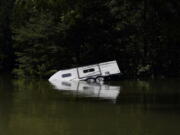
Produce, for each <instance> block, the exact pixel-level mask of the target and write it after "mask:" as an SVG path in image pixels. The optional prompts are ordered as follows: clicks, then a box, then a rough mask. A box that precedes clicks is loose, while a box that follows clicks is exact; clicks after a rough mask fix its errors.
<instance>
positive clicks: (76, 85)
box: [50, 80, 120, 100]
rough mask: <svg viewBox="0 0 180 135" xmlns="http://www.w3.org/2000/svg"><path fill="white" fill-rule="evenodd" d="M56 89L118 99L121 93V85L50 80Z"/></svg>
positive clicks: (86, 95)
mask: <svg viewBox="0 0 180 135" xmlns="http://www.w3.org/2000/svg"><path fill="white" fill-rule="evenodd" d="M50 83H51V84H52V85H53V86H54V88H55V89H57V90H61V91H70V92H76V93H78V95H81V96H84V97H95V98H102V99H109V100H116V99H117V97H118V95H119V93H120V86H112V85H107V84H99V83H88V82H86V81H57V80H56V81H55V80H54V81H50Z"/></svg>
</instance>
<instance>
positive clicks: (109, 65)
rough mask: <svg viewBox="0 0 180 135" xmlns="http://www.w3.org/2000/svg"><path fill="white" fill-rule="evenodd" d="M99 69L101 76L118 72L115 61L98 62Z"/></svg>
mask: <svg viewBox="0 0 180 135" xmlns="http://www.w3.org/2000/svg"><path fill="white" fill-rule="evenodd" d="M99 65H100V69H101V73H102V75H103V76H108V75H113V74H119V73H120V70H119V67H118V65H117V62H116V61H112V62H106V63H100V64H99Z"/></svg>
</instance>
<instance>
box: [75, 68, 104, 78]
mask: <svg viewBox="0 0 180 135" xmlns="http://www.w3.org/2000/svg"><path fill="white" fill-rule="evenodd" d="M78 73H79V78H80V79H81V78H88V77H95V76H98V75H100V74H101V73H100V69H99V66H98V65H91V66H86V67H80V68H78Z"/></svg>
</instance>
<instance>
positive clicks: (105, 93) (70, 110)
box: [0, 77, 180, 135]
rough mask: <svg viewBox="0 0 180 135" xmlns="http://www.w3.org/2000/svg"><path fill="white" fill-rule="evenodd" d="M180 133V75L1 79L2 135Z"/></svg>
mask: <svg viewBox="0 0 180 135" xmlns="http://www.w3.org/2000/svg"><path fill="white" fill-rule="evenodd" d="M169 134H172V135H180V79H161V80H144V81H142V80H139V81H137V80H122V81H118V82H107V83H105V84H88V83H86V82H77V83H75V82H54V83H49V82H48V81H47V80H15V79H9V77H1V78H0V135H169Z"/></svg>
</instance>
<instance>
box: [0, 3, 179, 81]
mask: <svg viewBox="0 0 180 135" xmlns="http://www.w3.org/2000/svg"><path fill="white" fill-rule="evenodd" d="M179 9H180V1H178V0H171V1H168V0H139V1H131V0H73V1H72V0H1V1H0V73H5V72H7V73H12V74H13V75H14V76H17V77H21V78H23V77H24V78H25V77H33V78H34V77H35V78H48V77H49V76H51V75H52V74H53V73H54V72H56V71H58V70H60V69H68V68H73V67H79V66H83V65H90V64H96V63H100V62H106V61H110V60H117V62H118V65H119V67H120V69H121V71H122V73H123V76H124V77H125V78H159V77H160V78H166V77H180V70H179V69H180V38H179V37H180V25H179V24H180V17H179V16H180V10H179Z"/></svg>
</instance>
